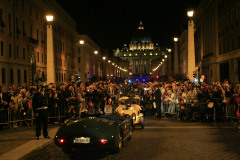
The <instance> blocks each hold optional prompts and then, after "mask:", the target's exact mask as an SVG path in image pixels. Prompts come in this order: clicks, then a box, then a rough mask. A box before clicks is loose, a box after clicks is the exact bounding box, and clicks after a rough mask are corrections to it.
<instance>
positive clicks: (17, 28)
mask: <svg viewBox="0 0 240 160" xmlns="http://www.w3.org/2000/svg"><path fill="white" fill-rule="evenodd" d="M16 33H18V34H19V33H20V30H19V27H18V17H16Z"/></svg>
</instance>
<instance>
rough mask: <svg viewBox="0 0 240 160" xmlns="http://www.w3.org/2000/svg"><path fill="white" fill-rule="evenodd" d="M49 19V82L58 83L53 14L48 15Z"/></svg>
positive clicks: (47, 18)
mask: <svg viewBox="0 0 240 160" xmlns="http://www.w3.org/2000/svg"><path fill="white" fill-rule="evenodd" d="M46 20H47V83H56V77H55V76H56V70H55V56H54V47H53V27H52V22H53V15H46Z"/></svg>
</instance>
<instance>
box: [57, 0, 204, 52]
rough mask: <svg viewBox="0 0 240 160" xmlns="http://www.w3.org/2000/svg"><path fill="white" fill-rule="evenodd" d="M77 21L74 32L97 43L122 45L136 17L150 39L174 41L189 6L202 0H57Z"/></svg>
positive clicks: (183, 26) (163, 43)
mask: <svg viewBox="0 0 240 160" xmlns="http://www.w3.org/2000/svg"><path fill="white" fill-rule="evenodd" d="M56 1H57V2H58V3H59V4H60V5H61V6H62V7H63V8H64V9H65V10H66V12H67V13H68V14H69V15H70V16H71V17H72V18H73V19H74V20H75V21H76V23H77V32H78V33H79V34H86V35H88V36H90V38H91V39H93V40H94V41H95V42H96V43H97V44H98V45H99V46H100V47H102V48H104V49H109V51H110V53H111V51H112V49H116V48H121V47H122V46H123V44H125V43H126V44H129V42H130V40H131V37H132V36H133V34H134V33H135V32H136V30H137V27H138V24H139V21H140V20H142V21H143V25H144V27H145V30H147V31H148V32H149V33H150V35H151V37H152V40H153V42H155V43H159V45H160V46H163V47H171V46H172V45H173V42H172V38H173V37H174V36H179V35H180V34H181V31H182V30H183V29H186V27H187V15H186V12H187V10H188V9H191V8H192V9H196V8H197V6H198V5H199V3H200V1H201V0H146V1H145V2H144V1H140V0H139V1H132V0H131V1H130V0H128V1H126V0H110V1H109V0H108V1H107V0H105V1H104V0H56Z"/></svg>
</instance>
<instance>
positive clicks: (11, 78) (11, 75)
mask: <svg viewBox="0 0 240 160" xmlns="http://www.w3.org/2000/svg"><path fill="white" fill-rule="evenodd" d="M13 78H14V77H13V69H10V83H13V82H14V79H13Z"/></svg>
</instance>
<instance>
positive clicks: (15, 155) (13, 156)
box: [0, 126, 59, 160]
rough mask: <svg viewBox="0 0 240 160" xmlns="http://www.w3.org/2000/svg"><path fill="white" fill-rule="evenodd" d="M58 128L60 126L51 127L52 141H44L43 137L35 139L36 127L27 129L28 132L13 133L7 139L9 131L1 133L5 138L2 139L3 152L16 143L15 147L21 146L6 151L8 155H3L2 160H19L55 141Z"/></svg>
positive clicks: (0, 145) (0, 143)
mask: <svg viewBox="0 0 240 160" xmlns="http://www.w3.org/2000/svg"><path fill="white" fill-rule="evenodd" d="M58 128H59V127H58V126H51V127H49V129H48V130H49V133H48V134H49V136H50V137H51V139H44V138H43V136H40V139H39V140H35V139H34V135H35V131H34V130H35V127H31V128H27V129H26V131H22V132H17V131H13V133H10V135H9V136H7V137H6V134H7V133H6V132H7V131H5V133H4V131H3V133H2V134H1V132H0V135H3V136H5V138H1V139H2V140H1V142H0V148H2V149H3V152H4V148H9V147H10V146H11V145H12V144H11V143H14V145H16V144H18V146H19V147H16V148H14V149H12V150H10V151H8V150H9V149H8V150H7V151H6V149H5V152H6V153H3V154H2V155H0V159H1V160H17V159H19V158H21V157H22V156H24V155H26V154H27V153H30V152H31V151H33V150H35V149H37V148H39V147H42V146H43V145H45V144H46V143H49V142H51V141H53V138H54V136H55V134H56V132H57V130H58ZM14 132H15V133H14ZM19 137H23V138H19ZM3 139H4V140H3Z"/></svg>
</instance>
